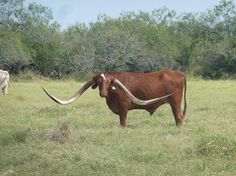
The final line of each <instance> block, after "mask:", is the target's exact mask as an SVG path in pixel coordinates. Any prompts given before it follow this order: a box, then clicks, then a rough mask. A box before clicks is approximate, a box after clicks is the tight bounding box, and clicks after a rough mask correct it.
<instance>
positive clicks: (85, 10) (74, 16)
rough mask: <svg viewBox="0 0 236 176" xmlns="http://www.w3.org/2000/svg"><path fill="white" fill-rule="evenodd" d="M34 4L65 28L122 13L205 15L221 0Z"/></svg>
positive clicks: (61, 0)
mask: <svg viewBox="0 0 236 176" xmlns="http://www.w3.org/2000/svg"><path fill="white" fill-rule="evenodd" d="M32 2H35V3H37V4H42V5H44V6H47V7H49V8H50V9H51V10H52V13H53V17H54V20H56V21H57V22H58V23H59V24H60V25H61V27H62V28H64V29H65V28H67V27H68V26H70V25H73V24H75V23H76V22H78V23H85V24H89V23H91V22H95V21H96V20H97V17H98V15H100V14H106V15H107V16H110V17H112V18H117V17H119V15H120V14H121V13H122V12H129V11H133V12H138V11H140V10H141V11H144V12H151V11H152V10H154V9H159V8H163V7H167V8H168V9H170V10H175V11H176V12H177V13H178V14H181V13H184V12H204V11H206V10H207V9H211V8H213V7H214V6H215V5H217V4H219V2H220V0H25V3H26V4H28V3H32ZM234 3H235V4H236V0H234Z"/></svg>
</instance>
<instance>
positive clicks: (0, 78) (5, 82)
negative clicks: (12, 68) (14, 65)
mask: <svg viewBox="0 0 236 176" xmlns="http://www.w3.org/2000/svg"><path fill="white" fill-rule="evenodd" d="M9 80H10V76H9V73H8V71H4V70H1V69H0V88H1V89H2V91H3V93H4V95H7V94H8V87H9V85H10V82H9Z"/></svg>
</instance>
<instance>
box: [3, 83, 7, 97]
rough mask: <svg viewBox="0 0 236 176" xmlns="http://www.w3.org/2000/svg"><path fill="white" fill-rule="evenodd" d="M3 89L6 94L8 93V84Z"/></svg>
mask: <svg viewBox="0 0 236 176" xmlns="http://www.w3.org/2000/svg"><path fill="white" fill-rule="evenodd" d="M2 91H3V93H4V95H8V85H7V84H6V86H5V87H3V89H2Z"/></svg>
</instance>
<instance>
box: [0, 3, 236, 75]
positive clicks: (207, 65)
mask: <svg viewBox="0 0 236 176" xmlns="http://www.w3.org/2000/svg"><path fill="white" fill-rule="evenodd" d="M0 5H1V8H0V20H1V21H0V30H1V33H2V35H4V36H5V37H3V38H2V39H1V41H2V42H5V40H7V39H6V38H7V36H9V35H11V34H13V35H12V37H11V38H12V40H13V41H14V40H15V41H18V42H16V43H17V46H15V47H16V48H21V50H22V52H20V53H25V54H21V55H24V56H25V55H27V58H28V59H25V58H26V57H19V58H18V60H21V58H22V61H21V62H22V63H24V64H23V65H27V66H29V65H30V69H32V70H33V71H36V72H40V73H41V74H42V75H44V76H50V77H52V78H62V77H65V75H67V74H78V75H81V74H87V73H97V72H104V71H132V72H134V71H137V72H150V71H157V70H163V69H178V70H182V71H184V72H187V73H190V74H192V75H197V76H202V77H204V78H209V79H219V78H230V77H235V74H236V61H235V60H236V59H235V58H236V53H235V50H236V43H235V41H236V8H235V4H234V3H233V0H221V1H220V2H219V4H218V5H215V6H214V7H213V8H212V9H209V10H207V11H205V12H201V13H184V14H182V15H177V14H176V12H175V11H173V10H169V9H168V8H165V7H164V8H160V9H154V10H153V11H152V12H143V11H139V12H138V13H134V12H123V13H121V14H120V16H119V17H118V18H115V19H113V18H111V17H109V16H107V15H99V16H98V19H97V21H96V22H95V23H90V24H89V25H85V24H82V23H76V24H74V25H72V26H69V27H68V28H67V29H65V30H64V31H62V30H60V27H59V25H58V24H57V22H55V21H54V19H53V15H52V12H51V10H50V9H49V8H48V7H45V6H43V5H40V4H36V3H30V4H28V6H24V0H10V1H5V0H3V1H1V3H0ZM13 37H15V39H13ZM2 45H3V44H2ZM13 48H14V47H13V46H12V45H11V44H9V41H8V44H7V45H6V46H4V47H1V50H2V52H3V53H7V52H8V51H10V50H11V51H12V50H13ZM3 50H4V51H3ZM14 50H15V49H14ZM23 51H24V52H23ZM13 53H14V52H13ZM15 53H16V52H15ZM15 56H17V55H16V54H15ZM4 57H5V56H4ZM2 58H3V57H2ZM26 61H27V62H26ZM22 63H21V64H19V65H20V66H19V68H15V67H8V68H7V69H8V70H9V71H11V72H15V73H16V72H18V71H19V70H23V69H24V67H25V66H21V65H22ZM2 67H4V66H2ZM16 70H17V71H16Z"/></svg>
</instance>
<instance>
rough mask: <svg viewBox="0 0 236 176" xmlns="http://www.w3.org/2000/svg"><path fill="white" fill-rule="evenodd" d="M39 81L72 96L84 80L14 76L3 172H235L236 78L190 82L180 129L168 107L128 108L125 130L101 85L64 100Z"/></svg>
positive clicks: (5, 119) (7, 102) (1, 155)
mask: <svg viewBox="0 0 236 176" xmlns="http://www.w3.org/2000/svg"><path fill="white" fill-rule="evenodd" d="M41 85H43V86H44V87H46V88H47V89H48V90H49V91H50V92H51V93H53V94H54V95H56V96H58V97H60V98H68V97H70V96H71V95H72V94H73V93H74V92H75V91H76V90H77V89H78V88H79V87H80V86H81V85H82V83H77V82H73V81H68V82H60V81H35V82H33V83H22V82H13V83H12V84H11V87H10V91H9V92H10V94H9V96H7V97H5V96H3V95H2V94H1V95H0V176H7V175H13V176H15V175H16V176H21V175H22V176H25V175H27V176H30V175H32V176H35V175H43V176H47V175H50V176H51V175H52V176H53V175H55V176H58V175H63V176H64V175H68V176H73V175H74V176H77V175H102V176H104V175H112V176H115V175H129V176H130V175H142V176H143V175H147V176H150V175H153V176H156V175H171V176H172V175H179V176H184V175H191V176H192V175H196V176H199V175H200V176H207V175H209V176H212V175H224V176H225V175H232V176H234V175H236V81H203V80H196V81H194V80H192V81H189V82H188V89H187V100H188V101H187V102H188V109H187V115H186V119H185V121H184V123H183V126H182V127H180V128H179V127H176V126H175V122H174V118H173V115H172V112H171V109H170V107H169V105H164V106H161V107H160V108H159V109H158V110H157V111H156V112H155V113H154V115H153V116H149V113H147V112H145V111H143V110H135V111H130V112H129V113H128V119H127V124H128V126H127V127H126V128H121V127H120V126H119V118H118V116H116V115H115V114H113V113H112V112H111V111H110V110H109V109H108V107H107V105H106V103H105V99H103V98H100V97H99V95H98V90H92V89H89V90H88V91H87V92H85V93H84V95H82V96H81V98H80V99H79V100H77V101H76V102H75V103H74V104H71V105H68V106H61V105H58V104H55V103H54V102H52V101H51V100H50V99H49V98H48V97H47V96H46V95H45V94H44V93H43V91H42V90H41Z"/></svg>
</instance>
